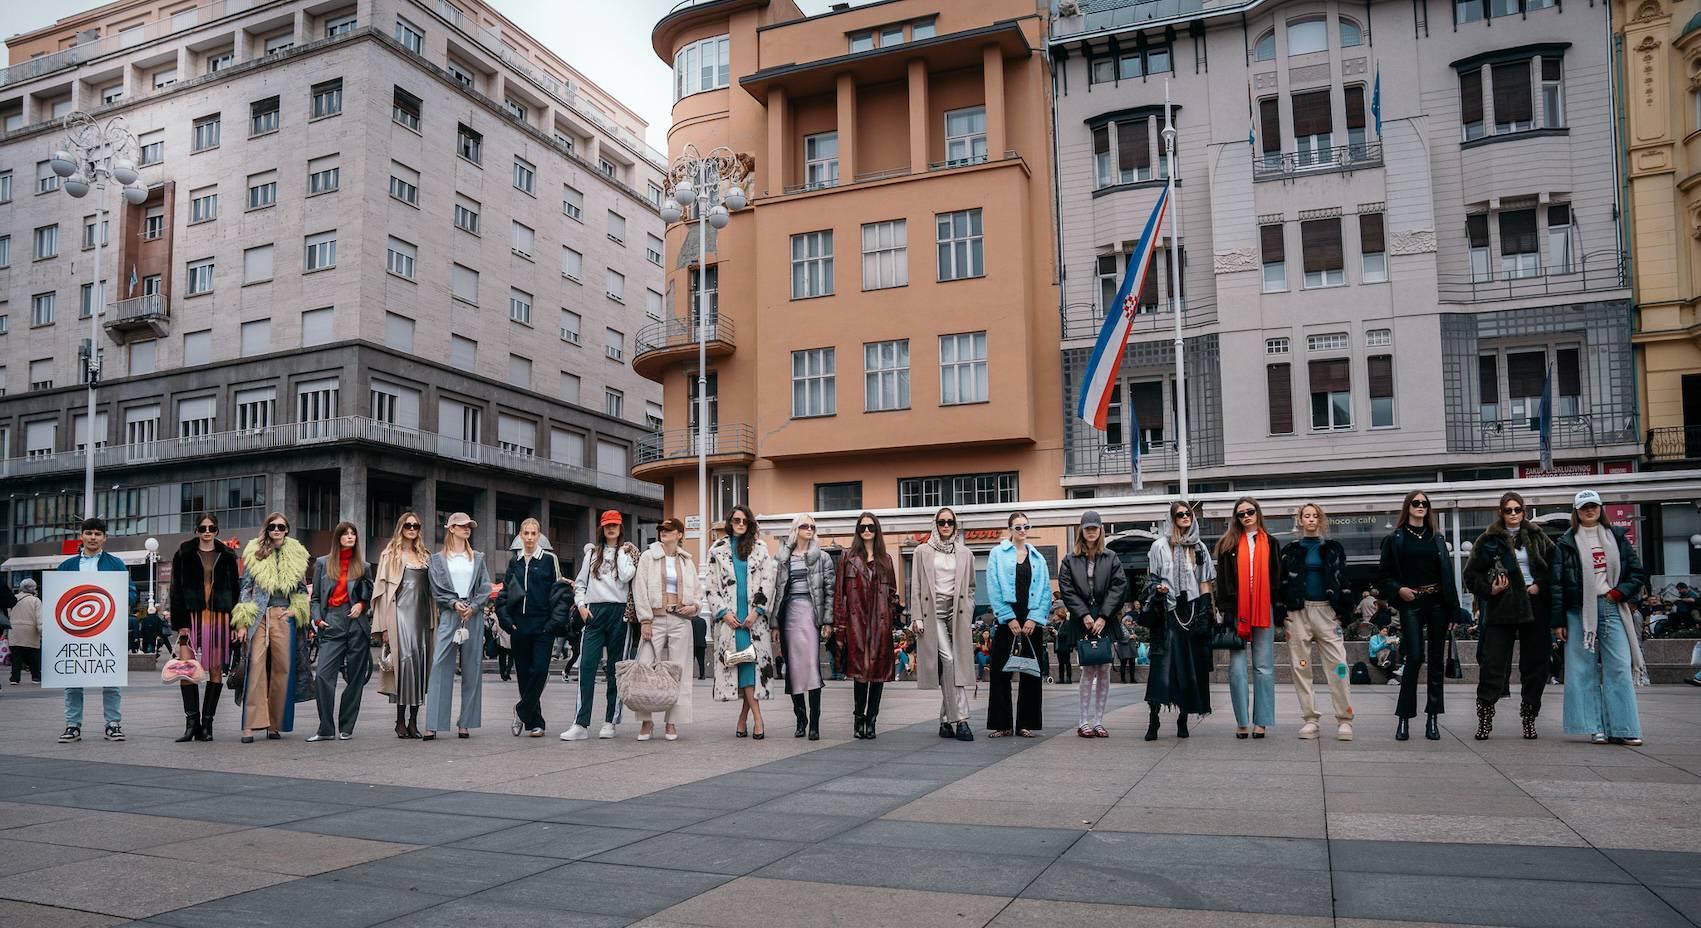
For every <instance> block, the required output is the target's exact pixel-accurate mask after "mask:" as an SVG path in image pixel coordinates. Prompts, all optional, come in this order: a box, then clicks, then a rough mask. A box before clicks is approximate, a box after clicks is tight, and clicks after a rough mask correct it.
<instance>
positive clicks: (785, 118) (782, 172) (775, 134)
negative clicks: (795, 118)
mask: <svg viewBox="0 0 1701 928" xmlns="http://www.w3.org/2000/svg"><path fill="white" fill-rule="evenodd" d="M790 150H791V112H790V106H789V103H788V102H787V101H786V92H785V91H784V90H782V89H780V88H778V87H772V88H769V90H768V165H767V167H768V170H767V174H766V184H767V190H765V191H763V192H764V193H766V194H769V195H774V196H777V195H779V194H780V193H782V192H784V191H785V189H786V178H787V176H788V174H787V165H786V162H787V161H788V160H790V159H788V158H787V157H786V152H788V151H790Z"/></svg>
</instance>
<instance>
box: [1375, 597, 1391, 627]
mask: <svg viewBox="0 0 1701 928" xmlns="http://www.w3.org/2000/svg"><path fill="white" fill-rule="evenodd" d="M1393 621H1394V610H1392V609H1390V608H1388V601H1387V600H1383V599H1379V600H1377V601H1376V613H1375V614H1374V615H1372V616H1371V617H1370V624H1372V625H1374V626H1376V627H1377V628H1387V627H1388V626H1389V624H1390V623H1392V622H1393Z"/></svg>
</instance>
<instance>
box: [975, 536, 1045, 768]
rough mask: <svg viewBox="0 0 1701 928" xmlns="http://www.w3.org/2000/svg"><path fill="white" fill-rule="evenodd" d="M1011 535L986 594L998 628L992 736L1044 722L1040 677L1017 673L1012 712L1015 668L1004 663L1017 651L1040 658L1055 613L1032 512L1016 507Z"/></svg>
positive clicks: (1031, 732) (997, 555)
mask: <svg viewBox="0 0 1701 928" xmlns="http://www.w3.org/2000/svg"><path fill="white" fill-rule="evenodd" d="M1005 525H1006V526H1008V528H1009V530H1010V534H1009V535H1008V536H1007V537H1006V538H1005V539H1004V540H1003V541H1002V542H1000V543H999V545H998V547H996V548H994V549H992V553H991V554H989V555H987V559H986V595H987V599H989V600H990V601H991V603H992V615H993V619H994V621H995V622H996V625H997V627H996V628H995V629H994V630H993V633H992V690H991V694H990V695H989V696H988V697H987V704H986V727H987V730H988V733H989V734H988V737H990V738H1008V737H1009V736H1010V735H1012V734H1015V735H1021V736H1022V737H1023V738H1032V737H1035V736H1036V735H1038V734H1039V731H1040V730H1041V729H1042V728H1044V727H1045V719H1044V717H1043V716H1042V714H1041V707H1040V696H1041V692H1040V691H1041V683H1040V678H1039V677H1037V676H1034V675H1032V674H1026V673H1017V674H1015V676H1017V677H1019V678H1020V679H1019V680H1018V681H1016V705H1015V710H1014V711H1013V712H1012V711H1011V706H1010V682H1011V681H1010V677H1011V671H1009V670H1006V669H1005V667H1006V665H1007V663H1008V662H1009V660H1010V656H1011V653H1012V652H1014V653H1016V654H1019V655H1021V656H1023V657H1033V658H1036V659H1037V658H1038V656H1039V649H1040V648H1041V647H1043V645H1042V644H1041V642H1042V641H1044V640H1045V637H1044V634H1043V633H1044V631H1045V625H1046V623H1047V621H1048V619H1047V616H1048V615H1049V614H1050V613H1051V576H1050V571H1049V570H1048V569H1047V568H1046V564H1045V558H1043V557H1041V556H1040V553H1039V549H1037V548H1035V547H1034V546H1033V545H1031V544H1028V529H1029V527H1030V525H1029V522H1028V516H1027V513H1023V512H1013V513H1011V514H1010V517H1009V518H1008V519H1006V520H1005Z"/></svg>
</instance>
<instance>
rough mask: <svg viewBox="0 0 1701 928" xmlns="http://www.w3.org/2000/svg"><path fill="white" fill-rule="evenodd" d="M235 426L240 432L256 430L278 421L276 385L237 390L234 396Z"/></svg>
mask: <svg viewBox="0 0 1701 928" xmlns="http://www.w3.org/2000/svg"><path fill="white" fill-rule="evenodd" d="M234 400H235V406H236V428H237V430H238V431H241V432H258V431H261V430H262V429H268V428H271V427H272V426H274V425H276V424H277V422H278V389H277V387H256V388H254V389H252V390H238V391H236V396H235V397H234Z"/></svg>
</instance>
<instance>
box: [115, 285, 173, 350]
mask: <svg viewBox="0 0 1701 928" xmlns="http://www.w3.org/2000/svg"><path fill="white" fill-rule="evenodd" d="M170 328H171V309H170V304H169V302H168V301H167V299H166V295H165V294H163V293H149V294H146V295H143V296H138V297H132V298H131V299H128V300H119V301H118V302H116V303H108V304H107V306H106V331H108V332H110V333H111V334H112V337H113V339H115V340H116V341H118V342H119V343H120V344H122V343H124V342H125V341H127V340H128V339H129V338H130V336H132V335H139V336H141V337H143V338H162V337H164V336H165V334H166V333H167V331H169V330H170Z"/></svg>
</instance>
